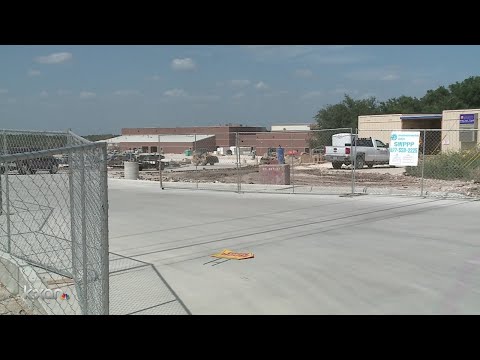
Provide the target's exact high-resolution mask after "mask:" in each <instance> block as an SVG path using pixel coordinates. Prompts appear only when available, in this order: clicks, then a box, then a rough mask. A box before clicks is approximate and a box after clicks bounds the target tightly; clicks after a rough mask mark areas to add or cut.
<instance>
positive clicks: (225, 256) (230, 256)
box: [212, 249, 255, 260]
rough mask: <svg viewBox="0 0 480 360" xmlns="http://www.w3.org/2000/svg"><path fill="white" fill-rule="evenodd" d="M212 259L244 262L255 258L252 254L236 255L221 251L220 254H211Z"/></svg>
mask: <svg viewBox="0 0 480 360" xmlns="http://www.w3.org/2000/svg"><path fill="white" fill-rule="evenodd" d="M212 256H213V257H216V258H223V259H233V260H244V259H251V258H254V257H255V256H254V255H253V253H236V252H233V251H232V250H227V249H225V250H223V251H222V252H221V253H218V254H213V255H212Z"/></svg>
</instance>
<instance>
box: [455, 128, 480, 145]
mask: <svg viewBox="0 0 480 360" xmlns="http://www.w3.org/2000/svg"><path fill="white" fill-rule="evenodd" d="M477 134H478V130H477V129H472V130H460V134H459V139H460V141H461V142H477Z"/></svg>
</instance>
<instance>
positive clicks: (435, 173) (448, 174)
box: [406, 149, 480, 181]
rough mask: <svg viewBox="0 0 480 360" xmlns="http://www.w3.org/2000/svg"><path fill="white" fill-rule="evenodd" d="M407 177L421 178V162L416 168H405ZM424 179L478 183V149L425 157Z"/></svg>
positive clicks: (479, 171)
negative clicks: (473, 181) (472, 181)
mask: <svg viewBox="0 0 480 360" xmlns="http://www.w3.org/2000/svg"><path fill="white" fill-rule="evenodd" d="M406 173H407V175H410V176H416V177H421V176H422V160H419V162H418V166H407V168H406ZM424 177H425V178H427V179H440V180H475V181H480V149H474V150H469V151H463V152H446V153H440V154H438V155H430V156H426V157H425V165H424Z"/></svg>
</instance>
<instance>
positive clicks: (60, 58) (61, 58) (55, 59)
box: [35, 52, 73, 64]
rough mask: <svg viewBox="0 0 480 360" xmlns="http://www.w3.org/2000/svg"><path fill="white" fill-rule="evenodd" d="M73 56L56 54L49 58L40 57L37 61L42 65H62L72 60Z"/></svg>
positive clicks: (66, 53)
mask: <svg viewBox="0 0 480 360" xmlns="http://www.w3.org/2000/svg"><path fill="white" fill-rule="evenodd" d="M72 57H73V55H72V54H71V53H69V52H61V53H54V54H50V55H47V56H38V57H37V58H35V61H36V62H38V63H40V64H61V63H63V62H65V61H68V60H70V59H72Z"/></svg>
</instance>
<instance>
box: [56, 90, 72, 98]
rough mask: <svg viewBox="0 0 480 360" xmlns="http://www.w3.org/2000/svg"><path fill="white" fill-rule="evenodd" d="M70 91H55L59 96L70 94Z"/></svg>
mask: <svg viewBox="0 0 480 360" xmlns="http://www.w3.org/2000/svg"><path fill="white" fill-rule="evenodd" d="M71 93H72V92H71V91H70V90H63V89H60V90H58V91H57V95H59V96H63V95H69V94H71Z"/></svg>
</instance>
